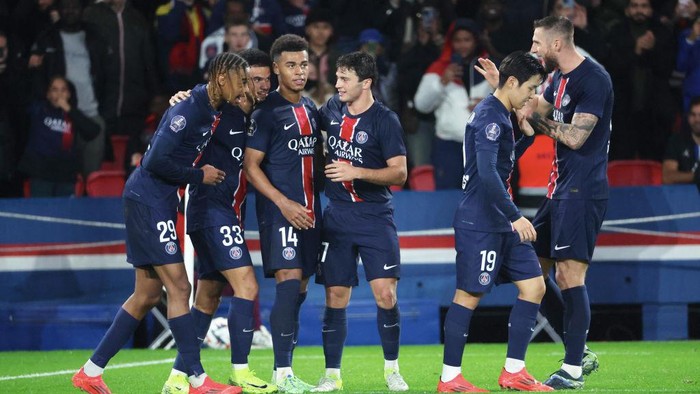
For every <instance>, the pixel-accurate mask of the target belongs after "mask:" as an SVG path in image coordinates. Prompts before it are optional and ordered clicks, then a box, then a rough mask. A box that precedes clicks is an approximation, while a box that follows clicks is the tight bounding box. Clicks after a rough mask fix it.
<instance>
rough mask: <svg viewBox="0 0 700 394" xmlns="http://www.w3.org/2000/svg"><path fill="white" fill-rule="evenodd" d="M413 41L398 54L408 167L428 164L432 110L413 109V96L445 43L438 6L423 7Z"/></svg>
mask: <svg viewBox="0 0 700 394" xmlns="http://www.w3.org/2000/svg"><path fill="white" fill-rule="evenodd" d="M415 22H416V23H415V25H416V42H415V44H414V45H413V46H412V47H411V48H410V49H408V51H406V53H404V54H403V56H401V59H400V60H399V62H398V65H397V66H398V74H399V78H398V95H399V103H400V109H401V112H400V114H401V124H402V125H403V128H404V132H405V133H406V148H407V149H408V161H409V166H411V167H415V166H419V165H424V164H430V152H431V150H432V149H431V145H432V141H433V138H434V137H435V116H433V113H432V112H430V113H422V112H419V111H416V109H415V104H414V101H413V96H415V94H416V91H417V90H418V84H419V83H420V80H421V77H422V76H423V74H424V73H425V70H427V69H428V67H429V66H430V64H431V63H432V62H434V61H435V60H436V59H437V58H438V57H439V56H440V48H442V45H443V43H444V42H445V37H444V36H443V35H442V30H441V26H442V23H441V22H442V18H441V15H440V14H439V13H438V11H437V9H435V8H432V7H424V8H422V9H421V12H420V19H416V20H415Z"/></svg>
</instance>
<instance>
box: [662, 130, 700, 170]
mask: <svg viewBox="0 0 700 394" xmlns="http://www.w3.org/2000/svg"><path fill="white" fill-rule="evenodd" d="M664 160H676V161H677V162H678V171H683V172H689V171H692V170H693V167H694V166H695V165H696V163H698V162H700V145H698V144H696V143H695V140H693V137H691V136H690V135H689V134H685V133H678V134H673V135H671V138H669V140H668V144H667V145H666V153H665V154H664Z"/></svg>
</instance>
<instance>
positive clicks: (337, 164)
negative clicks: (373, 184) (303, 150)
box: [326, 161, 359, 182]
mask: <svg viewBox="0 0 700 394" xmlns="http://www.w3.org/2000/svg"><path fill="white" fill-rule="evenodd" d="M358 170H359V169H358V168H357V167H353V166H352V164H350V163H348V162H345V161H333V162H332V163H330V164H327V165H326V177H327V178H328V179H330V180H331V181H333V182H350V181H353V180H355V179H357V178H358V177H359V176H358V174H357V172H358Z"/></svg>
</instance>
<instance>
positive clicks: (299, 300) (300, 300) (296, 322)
mask: <svg viewBox="0 0 700 394" xmlns="http://www.w3.org/2000/svg"><path fill="white" fill-rule="evenodd" d="M306 294H307V292H303V293H299V298H297V307H296V309H294V340H293V341H292V354H293V352H294V348H295V347H296V346H297V340H298V339H299V312H300V311H301V304H303V303H304V301H306Z"/></svg>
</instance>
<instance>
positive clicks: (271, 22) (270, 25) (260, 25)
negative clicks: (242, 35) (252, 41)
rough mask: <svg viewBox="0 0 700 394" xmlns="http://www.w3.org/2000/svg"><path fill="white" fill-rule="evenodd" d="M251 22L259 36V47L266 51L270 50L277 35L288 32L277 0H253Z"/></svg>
mask: <svg viewBox="0 0 700 394" xmlns="http://www.w3.org/2000/svg"><path fill="white" fill-rule="evenodd" d="M250 23H251V24H252V25H253V31H255V34H256V35H257V36H258V39H259V41H258V47H259V48H260V49H261V50H262V51H264V52H268V51H269V50H270V47H271V46H272V42H273V41H274V40H275V39H276V38H277V37H280V36H281V35H283V34H285V33H286V32H287V31H286V25H285V22H284V14H283V13H282V8H280V5H279V2H278V1H277V0H253V11H252V12H251V16H250Z"/></svg>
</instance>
